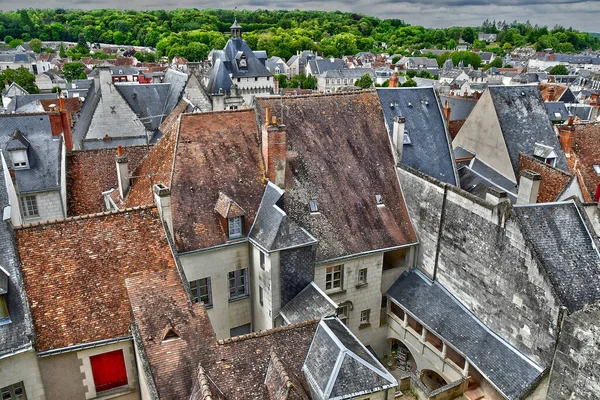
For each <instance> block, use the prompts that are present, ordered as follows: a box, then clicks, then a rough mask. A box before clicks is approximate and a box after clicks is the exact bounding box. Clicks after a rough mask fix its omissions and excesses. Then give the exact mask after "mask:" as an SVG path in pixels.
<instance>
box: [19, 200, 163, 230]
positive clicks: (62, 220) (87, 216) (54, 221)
mask: <svg viewBox="0 0 600 400" xmlns="http://www.w3.org/2000/svg"><path fill="white" fill-rule="evenodd" d="M150 209H156V206H155V205H154V204H147V205H143V206H136V207H130V208H124V209H122V210H117V211H103V212H99V213H93V214H85V215H77V216H74V217H67V218H60V219H52V220H48V221H44V222H34V223H31V224H24V225H20V226H16V227H14V229H15V230H25V229H29V228H36V227H39V226H47V225H55V224H61V223H66V222H73V221H79V220H82V219H92V218H99V217H106V216H108V215H116V214H123V213H127V212H132V211H143V210H150Z"/></svg>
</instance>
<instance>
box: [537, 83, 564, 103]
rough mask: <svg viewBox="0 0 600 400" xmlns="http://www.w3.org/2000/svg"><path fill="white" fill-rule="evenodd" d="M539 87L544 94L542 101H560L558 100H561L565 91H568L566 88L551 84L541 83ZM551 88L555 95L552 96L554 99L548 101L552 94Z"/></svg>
mask: <svg viewBox="0 0 600 400" xmlns="http://www.w3.org/2000/svg"><path fill="white" fill-rule="evenodd" d="M538 87H539V88H540V92H541V93H542V99H544V101H558V99H560V96H562V94H563V93H564V92H565V90H567V87H566V86H563V85H553V84H551V83H540V84H538ZM551 88H553V89H554V95H553V96H552V99H548V95H549V94H550V91H551Z"/></svg>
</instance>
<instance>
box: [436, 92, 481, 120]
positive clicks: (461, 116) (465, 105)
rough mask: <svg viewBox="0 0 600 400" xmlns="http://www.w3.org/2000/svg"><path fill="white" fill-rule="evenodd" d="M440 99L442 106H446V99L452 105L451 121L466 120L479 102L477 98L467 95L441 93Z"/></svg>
mask: <svg viewBox="0 0 600 400" xmlns="http://www.w3.org/2000/svg"><path fill="white" fill-rule="evenodd" d="M439 99H440V107H442V108H443V107H444V104H445V103H446V101H447V102H448V105H449V106H450V122H452V121H465V120H466V119H467V118H468V117H469V114H471V111H473V108H475V104H477V100H475V99H471V98H465V97H457V96H446V95H443V94H441V95H440V96H439Z"/></svg>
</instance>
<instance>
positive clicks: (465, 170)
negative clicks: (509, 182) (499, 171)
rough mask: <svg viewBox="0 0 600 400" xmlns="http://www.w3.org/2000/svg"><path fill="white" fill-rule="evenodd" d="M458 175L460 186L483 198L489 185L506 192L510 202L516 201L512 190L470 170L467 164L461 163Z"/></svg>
mask: <svg viewBox="0 0 600 400" xmlns="http://www.w3.org/2000/svg"><path fill="white" fill-rule="evenodd" d="M458 177H459V179H460V188H461V189H463V190H465V191H467V192H469V193H471V194H473V195H475V196H477V197H479V198H481V199H483V200H485V198H486V194H487V189H488V188H489V187H495V188H499V189H501V190H503V191H505V192H506V193H507V194H508V198H509V200H510V201H511V203H516V201H517V195H516V194H515V193H514V192H511V191H509V190H507V188H504V187H502V186H499V185H498V184H496V183H495V182H492V181H491V180H489V179H488V178H486V177H485V176H484V175H482V174H479V173H478V172H476V171H474V170H472V169H471V168H470V167H469V166H467V165H463V166H461V167H460V168H459V169H458Z"/></svg>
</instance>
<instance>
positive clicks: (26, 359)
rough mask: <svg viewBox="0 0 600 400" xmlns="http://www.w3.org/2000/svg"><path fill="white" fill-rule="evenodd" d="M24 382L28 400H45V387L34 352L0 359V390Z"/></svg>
mask: <svg viewBox="0 0 600 400" xmlns="http://www.w3.org/2000/svg"><path fill="white" fill-rule="evenodd" d="M18 382H23V384H24V386H25V394H26V395H27V399H28V400H45V399H46V396H45V394H44V386H43V383H42V377H41V375H40V368H39V366H38V362H37V357H36V355H35V352H34V351H33V350H30V351H27V352H24V353H20V354H17V355H14V356H11V357H6V358H3V359H0V388H1V387H6V386H8V385H12V384H15V383H18Z"/></svg>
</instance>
